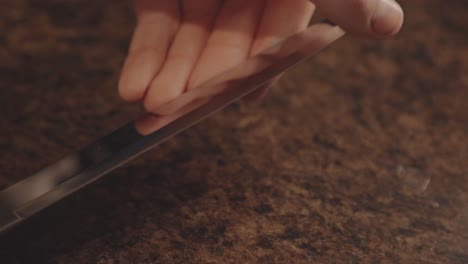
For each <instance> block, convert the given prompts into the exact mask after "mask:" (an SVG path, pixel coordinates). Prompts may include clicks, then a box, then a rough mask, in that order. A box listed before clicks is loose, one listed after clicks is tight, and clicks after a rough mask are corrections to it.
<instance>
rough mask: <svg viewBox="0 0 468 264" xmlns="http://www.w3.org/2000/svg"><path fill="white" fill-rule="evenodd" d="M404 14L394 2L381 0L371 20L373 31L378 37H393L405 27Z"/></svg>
mask: <svg viewBox="0 0 468 264" xmlns="http://www.w3.org/2000/svg"><path fill="white" fill-rule="evenodd" d="M403 20H404V13H403V9H402V8H401V6H400V5H399V4H398V3H397V2H396V1H394V0H380V1H378V3H377V7H376V9H375V12H374V15H373V17H372V20H371V30H372V31H373V33H374V34H375V35H376V37H381V38H382V37H384V38H385V37H392V36H394V35H396V34H397V33H398V32H399V31H400V30H401V28H402V26H403Z"/></svg>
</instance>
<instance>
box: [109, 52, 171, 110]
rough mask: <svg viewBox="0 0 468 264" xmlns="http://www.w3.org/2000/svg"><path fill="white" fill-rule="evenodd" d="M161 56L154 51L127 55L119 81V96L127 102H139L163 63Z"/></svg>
mask: <svg viewBox="0 0 468 264" xmlns="http://www.w3.org/2000/svg"><path fill="white" fill-rule="evenodd" d="M163 59H164V58H163V54H162V53H161V52H158V51H157V50H154V49H143V50H138V51H133V52H132V53H131V54H129V56H128V58H127V61H126V62H125V65H124V67H123V70H122V74H121V78H120V81H119V89H118V90H119V95H120V97H121V98H122V99H124V100H125V101H129V102H136V101H141V100H142V99H143V97H144V96H145V93H146V90H147V88H148V87H149V85H150V83H151V81H152V80H153V78H154V77H155V76H156V75H157V74H158V72H159V70H160V68H161V65H162V63H163Z"/></svg>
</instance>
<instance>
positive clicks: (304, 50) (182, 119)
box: [0, 23, 344, 234]
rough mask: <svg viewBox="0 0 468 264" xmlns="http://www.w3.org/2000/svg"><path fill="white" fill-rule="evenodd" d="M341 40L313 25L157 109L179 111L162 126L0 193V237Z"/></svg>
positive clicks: (105, 141) (106, 142)
mask: <svg viewBox="0 0 468 264" xmlns="http://www.w3.org/2000/svg"><path fill="white" fill-rule="evenodd" d="M343 35H344V32H343V31H342V30H341V29H340V28H339V27H336V26H333V25H329V24H327V23H320V24H316V25H312V26H310V27H309V28H308V29H306V30H304V31H303V32H301V33H298V34H296V35H293V36H291V37H289V38H287V39H286V40H284V41H282V42H280V43H278V44H276V45H274V46H273V47H271V48H269V49H267V50H265V51H264V52H262V53H261V54H259V55H257V56H254V57H252V58H250V59H248V60H246V61H245V62H243V63H241V64H239V65H238V66H236V67H233V68H232V69H229V70H227V71H226V72H224V73H222V74H220V75H218V76H217V77H215V78H213V79H211V80H209V81H207V82H206V83H204V84H202V85H201V86H200V87H199V88H198V89H194V90H193V91H192V92H187V93H186V94H184V95H183V96H181V97H180V98H178V99H176V100H174V101H173V102H170V103H168V104H167V105H164V106H163V107H161V108H160V109H157V110H156V111H157V112H161V113H172V112H175V113H177V112H178V113H179V114H176V115H173V118H172V119H166V120H165V119H164V118H165V116H162V117H160V118H161V120H165V121H164V122H159V123H157V125H156V126H153V127H152V128H151V129H149V130H148V128H146V129H141V127H139V126H138V121H136V120H135V121H131V122H129V123H128V124H126V125H124V126H122V127H120V128H118V129H117V130H115V131H113V132H112V133H110V134H108V135H107V136H104V137H102V138H100V139H98V140H96V141H95V142H93V143H91V144H89V145H87V146H85V147H84V148H82V149H80V150H78V151H76V152H75V153H71V154H69V155H67V156H65V157H63V158H62V159H60V160H58V161H57V162H55V163H54V164H52V165H50V166H48V167H45V168H43V169H42V170H40V171H38V172H37V173H35V174H33V175H31V176H29V177H28V178H26V179H24V180H22V181H19V182H17V183H16V184H14V185H12V186H10V187H8V188H6V189H4V190H2V191H0V234H1V233H4V232H6V231H7V230H10V229H11V228H13V227H15V226H17V225H18V224H20V223H21V222H23V221H24V220H26V219H28V218H30V217H32V216H34V215H36V214H37V213H39V212H40V211H42V210H43V209H45V208H47V207H49V206H51V205H53V204H55V203H57V202H59V201H60V200H62V199H64V198H65V197H67V196H68V195H70V194H72V193H74V192H76V191H78V190H80V189H82V188H84V187H85V186H87V185H89V184H91V183H92V182H94V181H96V180H98V179H99V178H101V177H103V176H104V175H106V174H108V173H109V172H111V171H112V170H114V169H116V168H118V167H119V166H121V165H123V164H124V163H126V162H127V161H129V160H132V159H133V158H136V157H137V156H139V155H141V154H143V153H145V152H147V151H149V150H150V149H152V148H154V147H155V146H157V145H159V144H161V143H162V142H164V141H165V140H167V139H169V138H170V137H172V136H175V135H177V134H178V133H180V132H182V131H184V130H186V129H188V128H189V127H191V126H193V125H195V124H197V123H198V122H200V121H202V120H204V119H205V118H207V117H209V116H211V115H212V114H214V113H216V112H218V111H220V110H222V109H223V108H224V107H226V106H228V105H230V104H231V103H233V102H235V101H237V100H238V99H240V98H242V97H244V96H245V95H247V94H249V93H251V92H253V91H255V90H256V89H258V88H259V87H261V86H262V85H263V84H265V83H266V82H268V81H269V80H271V79H273V78H274V77H276V76H277V75H278V74H280V73H282V72H284V71H286V70H288V69H289V68H291V67H293V66H294V65H296V64H297V63H299V62H301V61H303V60H305V59H307V58H309V57H310V56H312V55H314V54H316V53H318V52H319V51H321V50H322V49H324V48H325V47H327V46H328V45H330V44H331V43H333V42H334V41H336V40H337V39H339V38H340V37H342V36H343ZM186 106H190V107H188V108H187V107H186ZM167 116H171V115H167ZM147 117H148V116H145V118H147ZM137 120H141V118H138V119H137Z"/></svg>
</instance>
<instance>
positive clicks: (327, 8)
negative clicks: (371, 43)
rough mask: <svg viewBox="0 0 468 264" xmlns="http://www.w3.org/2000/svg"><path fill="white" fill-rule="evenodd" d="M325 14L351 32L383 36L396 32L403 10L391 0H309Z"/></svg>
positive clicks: (398, 28)
mask: <svg viewBox="0 0 468 264" xmlns="http://www.w3.org/2000/svg"><path fill="white" fill-rule="evenodd" d="M311 1H312V2H313V3H314V4H315V5H316V6H317V8H318V9H319V10H320V11H321V12H322V13H323V15H324V16H326V17H328V18H329V19H330V20H332V21H333V22H335V23H336V24H338V25H339V26H340V27H341V28H343V29H344V30H345V31H348V32H350V33H353V34H357V35H362V36H368V37H377V38H385V37H390V36H393V35H395V34H397V33H398V32H399V31H400V29H401V27H402V24H403V19H404V15H403V10H402V8H401V7H400V5H398V3H397V2H396V1H394V0H347V1H343V0H311Z"/></svg>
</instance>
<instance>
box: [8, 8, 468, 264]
mask: <svg viewBox="0 0 468 264" xmlns="http://www.w3.org/2000/svg"><path fill="white" fill-rule="evenodd" d="M402 2H403V5H404V6H405V9H406V13H407V18H406V24H405V28H404V30H403V32H402V33H401V34H400V35H399V36H398V38H396V39H395V40H392V41H388V42H378V41H366V40H361V39H356V38H353V37H349V36H348V37H346V38H345V39H343V40H340V41H339V42H338V43H336V44H335V45H333V46H332V47H331V48H329V49H327V50H326V51H324V52H323V53H322V54H320V55H319V56H318V57H316V58H314V59H312V60H310V61H307V62H305V63H302V64H301V65H299V66H298V67H296V68H295V69H293V70H292V71H290V72H288V74H287V75H286V76H285V78H284V79H282V80H281V81H280V83H279V84H278V85H277V86H276V87H275V88H274V89H273V91H272V93H271V94H270V95H269V96H268V97H267V98H266V99H265V100H264V101H263V102H262V103H261V104H255V105H248V104H245V103H238V104H235V105H233V106H231V107H229V108H227V109H225V110H224V111H222V112H220V113H219V114H217V115H215V116H213V117H212V118H210V119H208V120H206V121H204V122H202V123H200V124H199V125H197V126H195V127H193V128H192V129H190V130H188V131H186V132H184V133H182V134H180V135H178V136H177V137H175V138H173V139H172V140H170V141H168V142H166V143H164V144H163V145H161V146H160V147H158V148H156V149H154V150H153V151H150V152H148V153H146V154H144V155H143V156H141V157H139V158H138V159H136V160H134V161H132V162H130V163H129V164H127V165H125V166H124V167H122V168H120V169H118V170H116V171H114V172H112V173H111V174H109V175H108V176H106V177H105V178H103V179H102V180H100V181H98V182H96V183H94V184H92V185H90V186H88V187H87V188H85V189H83V190H81V191H79V192H78V193H75V194H74V195H72V196H71V197H69V198H67V199H65V200H63V201H62V202H60V203H58V204H56V205H55V206H53V207H51V208H49V209H47V210H45V211H44V212H42V213H41V214H39V215H37V216H36V217H34V218H33V219H31V220H30V221H28V222H26V223H24V225H21V226H19V227H18V228H17V229H15V230H12V231H11V232H9V233H7V234H5V235H4V236H2V237H0V262H1V263H8V264H9V263H12V264H15V263H426V264H446V263H451V264H457V263H459V264H462V263H468V169H467V168H468V166H467V165H468V74H467V69H468V19H467V17H466V13H467V12H468V8H467V7H466V3H465V1H463V0H459V1H446V2H445V3H444V4H442V3H441V1H435V0H434V1H432V0H428V1H424V3H420V4H418V3H414V2H418V1H409V0H407V1H402ZM410 2H413V3H410ZM2 7H3V8H2V9H1V10H0V32H1V33H0V86H1V88H0V104H1V111H0V119H1V122H0V126H1V127H0V176H1V177H0V187H1V188H5V187H7V186H9V185H11V184H13V183H15V182H17V181H19V180H21V179H23V178H25V177H26V176H28V175H30V174H31V173H33V172H35V171H36V170H38V169H40V168H41V167H43V166H45V165H48V164H49V163H51V162H54V161H55V160H57V159H58V158H60V157H61V156H63V155H65V154H67V153H69V152H71V151H74V150H75V149H77V148H79V147H81V146H83V145H84V144H86V143H89V142H91V141H93V140H94V139H96V138H98V137H100V136H102V135H105V134H106V133H108V132H110V131H111V130H113V129H114V128H117V127H118V126H120V125H121V124H123V123H125V122H127V121H128V120H129V119H130V118H132V117H134V116H135V114H136V113H137V112H138V111H139V110H140V109H139V107H138V106H136V105H127V104H125V103H124V102H122V101H121V100H120V99H119V98H118V96H117V93H116V87H117V79H118V75H119V71H120V66H121V64H122V61H123V59H124V56H125V52H126V49H127V47H128V41H129V37H130V34H131V31H132V27H133V25H134V24H133V23H134V20H133V16H132V12H131V9H130V7H129V3H128V2H127V1H110V0H103V1H78V0H70V1H58V0H55V1H53V0H47V1H42V0H41V1H39V0H29V1H26V0H18V1H8V2H6V3H2Z"/></svg>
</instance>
